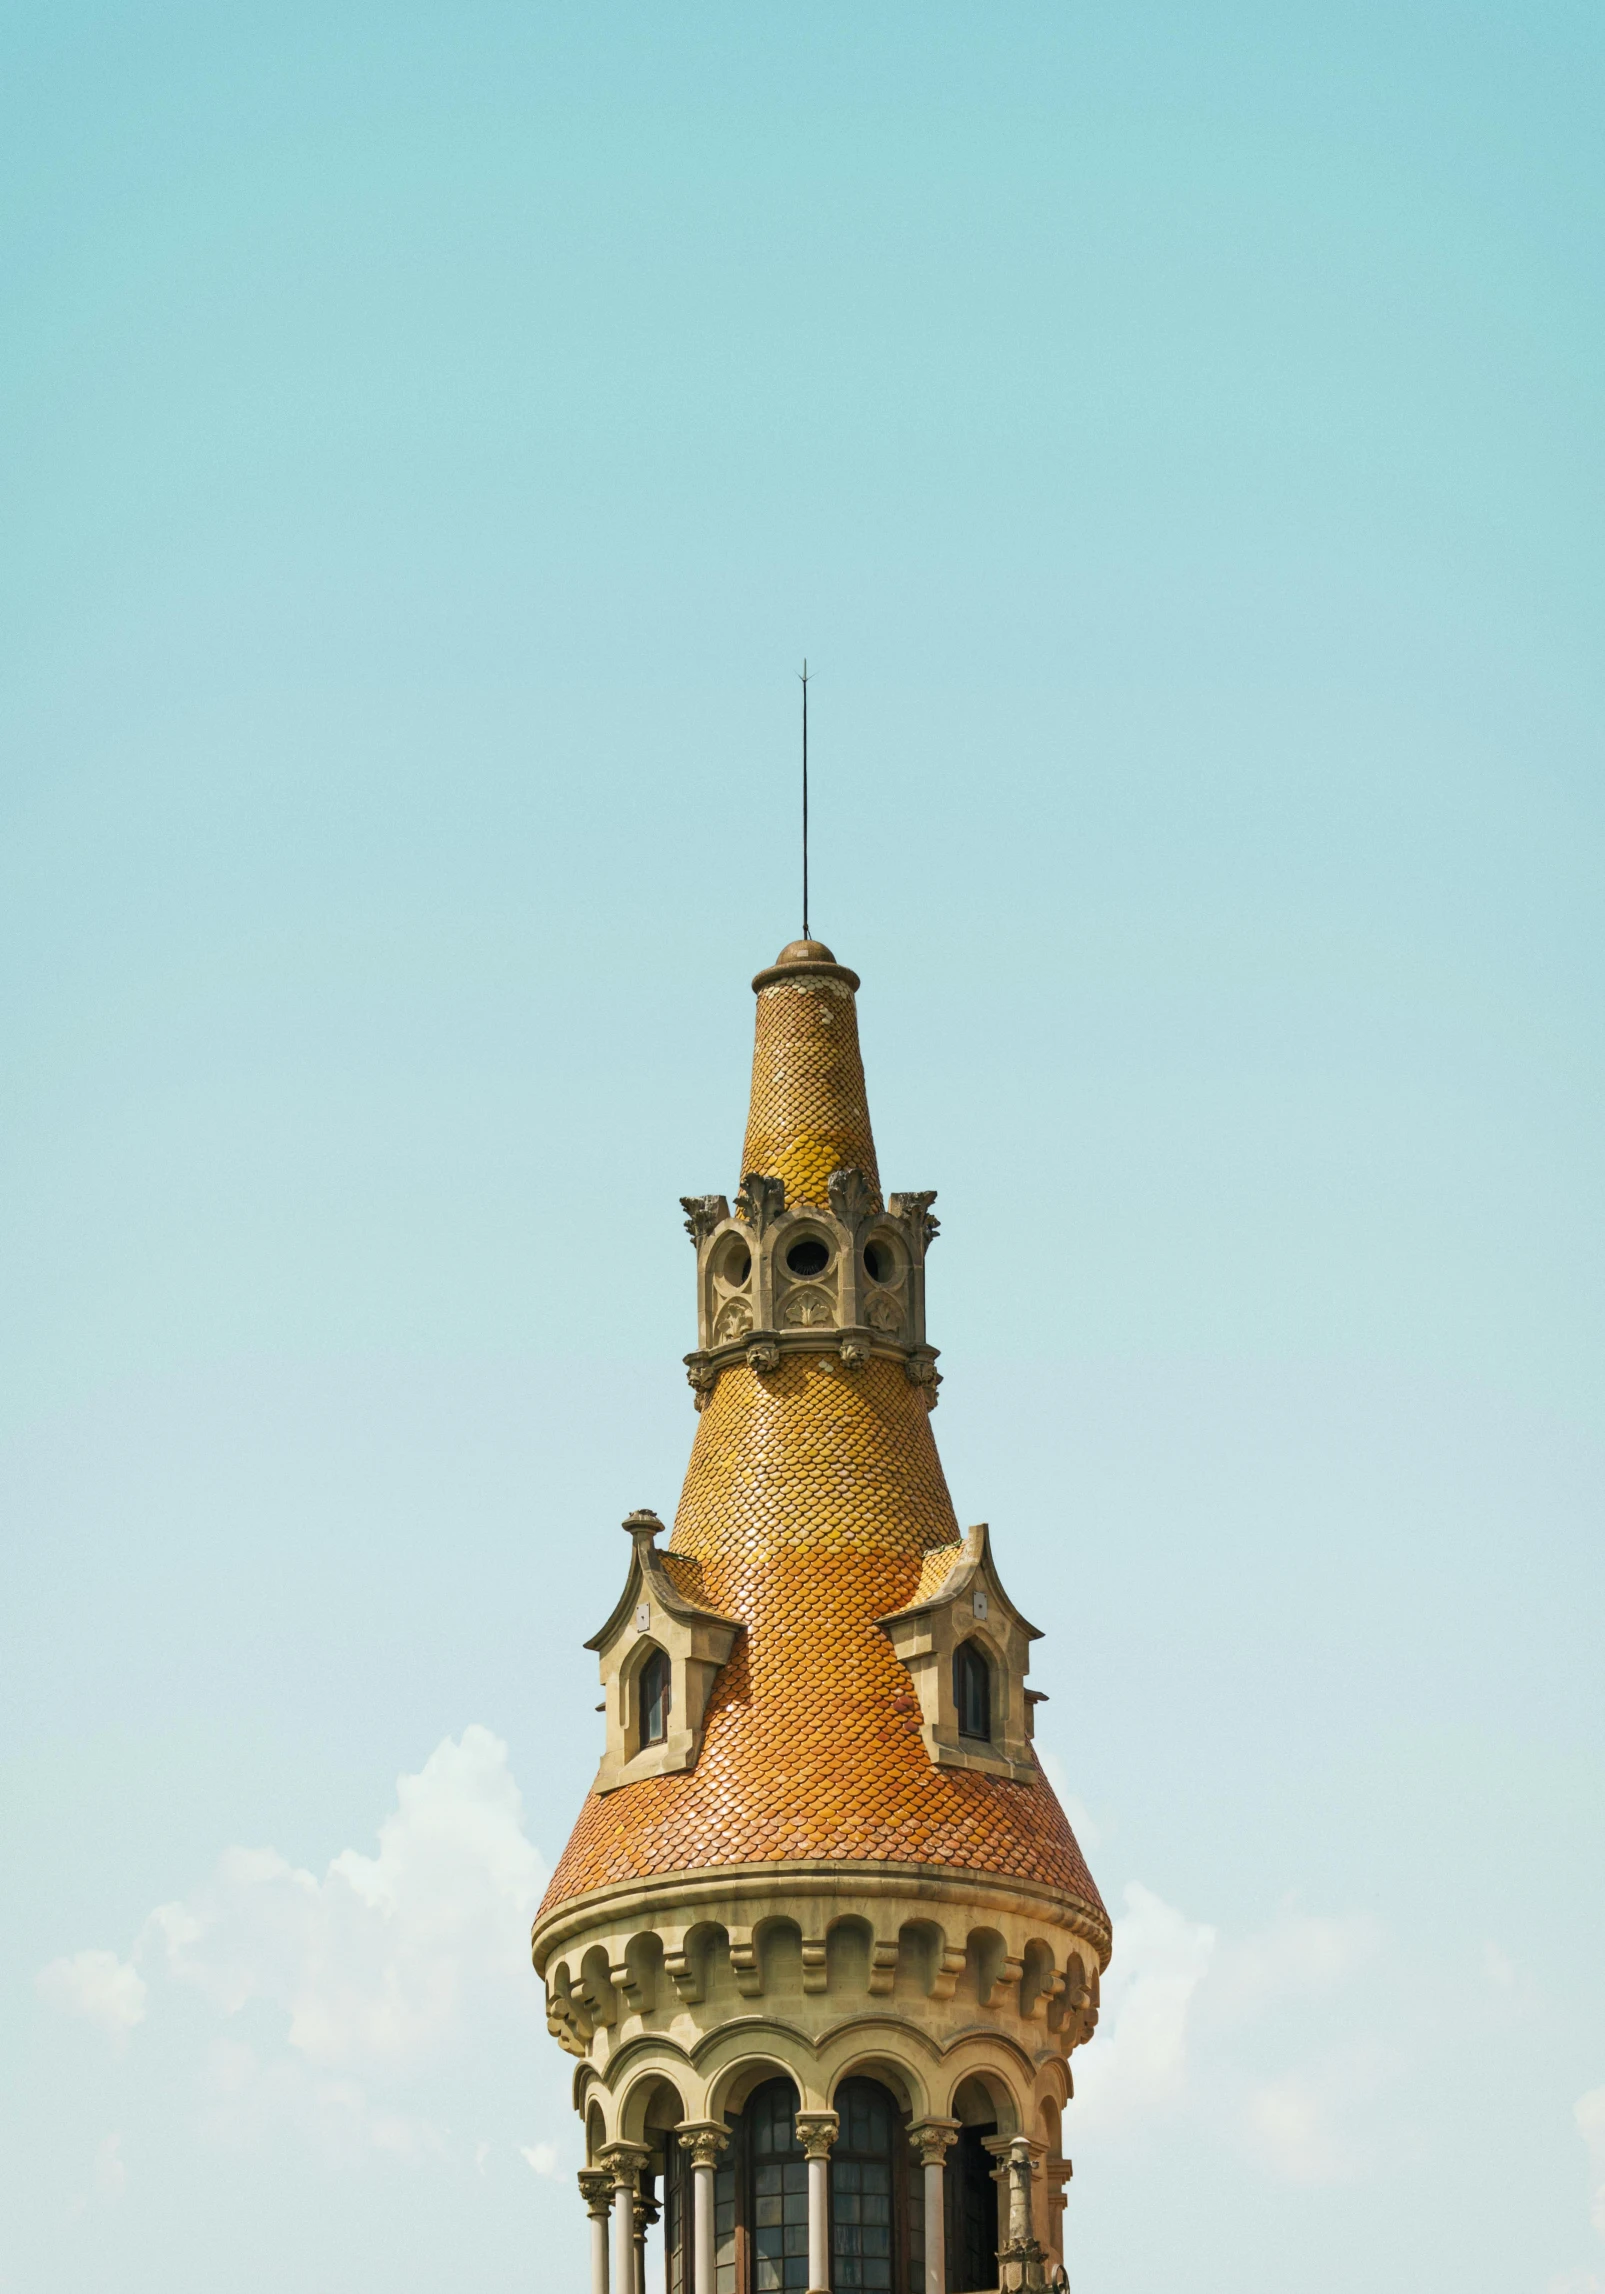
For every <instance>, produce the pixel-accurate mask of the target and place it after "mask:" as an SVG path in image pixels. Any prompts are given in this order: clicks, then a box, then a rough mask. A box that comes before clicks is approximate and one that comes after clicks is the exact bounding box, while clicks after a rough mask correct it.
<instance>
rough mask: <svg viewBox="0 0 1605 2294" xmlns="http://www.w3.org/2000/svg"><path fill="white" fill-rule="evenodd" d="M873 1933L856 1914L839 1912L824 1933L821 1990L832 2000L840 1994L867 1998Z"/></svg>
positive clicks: (873, 1944) (866, 1921)
mask: <svg viewBox="0 0 1605 2294" xmlns="http://www.w3.org/2000/svg"><path fill="white" fill-rule="evenodd" d="M874 1948H875V1931H874V1929H873V1928H872V1927H871V1926H870V1924H869V1922H868V1920H866V1919H864V1918H863V1917H862V1916H861V1915H860V1914H859V1913H857V1912H843V1913H841V1914H840V1915H839V1916H838V1917H837V1918H836V1919H833V1920H832V1921H831V1923H830V1925H829V1927H828V1928H827V1929H826V1930H825V1987H826V1989H827V1990H828V1991H829V1993H830V1995H831V1997H832V1998H833V1999H835V1998H838V1997H839V1996H840V1995H841V1994H842V1993H843V1992H855V1991H861V1992H863V1993H864V1994H865V1996H866V1997H867V1996H868V1993H869V1970H870V1958H871V1954H872V1953H873V1951H874Z"/></svg>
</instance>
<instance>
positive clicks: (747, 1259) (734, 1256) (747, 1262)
mask: <svg viewBox="0 0 1605 2294" xmlns="http://www.w3.org/2000/svg"><path fill="white" fill-rule="evenodd" d="M751 1272H752V1253H751V1251H749V1250H748V1249H747V1247H746V1245H745V1244H744V1243H738V1244H737V1246H736V1248H735V1249H734V1250H733V1251H732V1252H731V1253H730V1256H729V1257H728V1258H727V1259H726V1260H725V1262H724V1265H723V1266H722V1267H721V1268H720V1269H719V1273H720V1275H721V1277H722V1278H723V1280H724V1281H726V1282H728V1283H730V1284H732V1285H733V1286H734V1287H735V1288H736V1289H737V1290H739V1289H740V1288H741V1285H742V1284H743V1283H744V1282H745V1281H746V1279H747V1277H748V1275H749V1274H751Z"/></svg>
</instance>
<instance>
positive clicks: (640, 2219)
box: [633, 2193, 659, 2294]
mask: <svg viewBox="0 0 1605 2294" xmlns="http://www.w3.org/2000/svg"><path fill="white" fill-rule="evenodd" d="M658 2212H659V2210H658V2207H657V2205H656V2203H655V2202H654V2201H653V2200H652V2199H649V2198H642V2197H641V2196H640V2194H639V2193H637V2195H636V2201H635V2278H634V2281H633V2283H634V2287H635V2294H646V2234H647V2232H648V2231H649V2230H650V2229H651V2227H652V2225H653V2224H654V2223H655V2222H656V2221H657V2219H658Z"/></svg>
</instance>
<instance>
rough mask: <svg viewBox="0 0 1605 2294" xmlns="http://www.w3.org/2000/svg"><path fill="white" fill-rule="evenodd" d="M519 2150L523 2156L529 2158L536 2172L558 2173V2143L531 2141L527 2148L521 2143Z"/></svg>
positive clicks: (540, 2173) (543, 2173) (545, 2173)
mask: <svg viewBox="0 0 1605 2294" xmlns="http://www.w3.org/2000/svg"><path fill="white" fill-rule="evenodd" d="M519 2152H520V2155H521V2156H522V2157H523V2158H526V2159H528V2161H529V2163H530V2166H531V2167H532V2168H533V2169H534V2171H535V2173H536V2174H538V2175H555V2174H556V2172H557V2145H556V2144H555V2143H531V2144H530V2146H529V2147H528V2149H527V2150H526V2149H525V2147H524V2145H523V2144H522V2143H521V2144H520V2145H519Z"/></svg>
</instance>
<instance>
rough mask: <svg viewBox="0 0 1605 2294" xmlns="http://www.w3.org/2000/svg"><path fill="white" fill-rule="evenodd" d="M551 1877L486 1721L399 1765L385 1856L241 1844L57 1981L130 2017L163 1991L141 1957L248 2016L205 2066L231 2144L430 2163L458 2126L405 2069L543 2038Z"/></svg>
mask: <svg viewBox="0 0 1605 2294" xmlns="http://www.w3.org/2000/svg"><path fill="white" fill-rule="evenodd" d="M545 1878H546V1873H545V1868H544V1866H543V1864H542V1862H541V1859H540V1857H539V1855H538V1854H537V1853H536V1851H535V1849H534V1847H533V1846H532V1845H531V1844H530V1842H529V1840H528V1838H527V1837H526V1835H525V1831H524V1811H523V1803H522V1800H521V1798H520V1795H519V1791H518V1787H517V1785H516V1784H515V1783H514V1781H513V1777H512V1774H511V1771H510V1769H509V1767H508V1759H507V1747H506V1746H505V1745H504V1744H503V1743H502V1742H501V1741H500V1739H499V1738H497V1737H495V1736H493V1735H492V1734H491V1732H490V1731H489V1730H488V1729H485V1728H479V1727H470V1728H467V1729H465V1730H464V1731H463V1734H462V1736H461V1738H460V1739H458V1740H455V1741H454V1740H453V1739H451V1738H449V1737H448V1738H446V1739H445V1741H444V1742H443V1743H441V1744H440V1745H439V1746H438V1747H437V1748H436V1750H435V1751H434V1752H433V1753H432V1754H431V1755H430V1757H429V1759H428V1760H427V1761H426V1762H425V1763H424V1765H423V1767H422V1768H421V1769H420V1770H419V1771H418V1772H417V1774H416V1775H412V1776H403V1777H400V1778H398V1780H397V1785H396V1806H395V1809H394V1811H393V1813H392V1814H391V1815H390V1816H388V1817H387V1818H386V1819H385V1821H384V1823H383V1824H382V1825H381V1827H380V1830H379V1839H378V1848H377V1852H376V1853H375V1854H372V1855H367V1854H363V1853H361V1852H360V1851H358V1850H356V1849H347V1850H345V1851H344V1853H343V1854H341V1855H338V1856H336V1857H335V1858H334V1859H333V1861H332V1862H331V1863H330V1865H329V1867H328V1869H327V1871H326V1872H325V1873H324V1874H323V1876H322V1878H321V1879H320V1878H318V1877H317V1876H316V1875H315V1874H314V1873H312V1872H309V1871H305V1870H302V1869H300V1868H298V1867H297V1866H295V1865H293V1864H291V1863H289V1862H288V1861H287V1859H286V1858H284V1857H283V1856H280V1855H278V1854H277V1853H276V1852H275V1851H273V1850H272V1849H259V1848H249V1849H248V1848H231V1849H229V1850H227V1851H226V1853H225V1854H224V1855H223V1856H221V1857H220V1858H219V1860H218V1864H217V1867H216V1870H215V1871H214V1872H213V1874H212V1877H211V1878H210V1880H208V1881H207V1882H206V1884H205V1885H204V1886H203V1887H201V1888H200V1889H198V1890H197V1891H196V1892H195V1893H194V1894H193V1895H191V1896H189V1897H187V1898H185V1899H184V1900H183V1901H181V1902H174V1903H168V1904H162V1905H160V1906H158V1908H157V1909H156V1910H155V1911H154V1912H152V1913H151V1915H150V1917H149V1919H148V1920H147V1921H146V1923H145V1926H144V1928H143V1930H142V1931H141V1935H140V1938H139V1941H138V1943H137V1944H136V1945H135V1948H134V1952H133V1955H132V1957H131V1959H130V1960H129V1961H120V1960H118V1959H117V1957H116V1956H115V1954H113V1953H111V1952H80V1953H78V1954H77V1956H76V1958H74V1959H71V1960H57V1961H53V1962H52V1963H51V1965H50V1966H49V1967H48V1968H46V1969H44V1970H43V1971H42V1973H41V1975H40V1977H39V1979H38V1980H39V1988H40V1990H41V1992H42V1993H43V1995H44V1996H45V1997H46V1998H47V1999H48V2000H50V2001H51V2002H52V2004H54V2005H56V2006H58V2007H62V2008H65V2009H68V2010H69V2011H71V2012H73V2013H76V2014H81V2015H88V2016H90V2017H91V2018H92V2019H94V2020H96V2021H99V2022H100V2023H101V2024H102V2025H103V2026H104V2027H105V2028H107V2029H112V2030H120V2031H124V2032H126V2029H127V2028H128V2027H130V2026H131V2025H132V2024H134V2023H137V2022H138V2021H139V2020H140V2019H141V2018H142V2017H143V2016H144V2014H145V2012H146V2005H147V1997H148V1996H149V1993H148V1986H147V1982H146V1978H145V1975H142V1974H141V1972H140V1969H139V1968H137V1967H136V1966H135V1965H134V1964H133V1961H134V1960H138V1961H139V1962H140V1963H141V1965H142V1966H143V1968H144V1969H145V1970H146V1971H147V1973H148V1974H149V1976H150V1978H151V1981H152V1982H153V1983H154V1982H156V1981H157V1980H158V1979H161V1980H165V1981H166V1982H167V1983H170V1984H175V1985H180V1986H183V1987H185V1988H186V1989H189V1990H191V1991H192V1992H194V1993H197V1994H199V1996H200V1997H201V1998H202V1999H203V2000H205V2001H206V2002H207V2003H208V2005H209V2006H210V2007H211V2008H212V2009H213V2011H214V2012H215V2014H216V2015H217V2016H218V2017H219V2018H220V2019H221V2020H222V2022H223V2024H224V2025H225V2027H232V2028H225V2029H224V2030H223V2031H221V2032H219V2033H218V2034H217V2036H216V2037H215V2039H213V2040H212V2041H211V2042H209V2043H208V2046H207V2048H206V2052H205V2054H204V2058H203V2060H202V2062H201V2064H200V2066H199V2071H198V2086H199V2090H200V2094H201V2100H202V2120H203V2124H204V2126H205V2128H206V2130H207V2131H208V2133H210V2134H211V2135H212V2136H213V2137H214V2138H215V2139H217V2140H219V2141H221V2142H224V2143H227V2144H229V2145H231V2146H249V2145H253V2144H256V2143H258V2142H260V2141H261V2140H263V2139H264V2138H265V2137H266V2136H267V2135H269V2134H270V2133H271V2132H272V2131H273V2130H275V2129H276V2128H280V2127H286V2126H287V2127H292V2128H294V2129H296V2130H297V2131H298V2132H299V2133H300V2134H301V2135H302V2136H303V2137H304V2138H305V2139H307V2140H309V2141H310V2142H311V2143H312V2144H313V2145H314V2146H315V2147H316V2148H317V2149H318V2150H319V2151H321V2152H322V2153H323V2154H324V2156H325V2157H326V2158H328V2159H330V2160H333V2161H336V2162H340V2161H349V2160H353V2159H356V2158H359V2157H362V2156H369V2155H372V2154H374V2153H379V2154H387V2155H390V2156H393V2157H397V2158H401V2159H405V2160H408V2161H411V2162H419V2161H423V2160H426V2159H429V2158H432V2157H438V2156H441V2155H442V2154H443V2153H444V2152H445V2150H446V2149H447V2147H448V2135H447V2132H446V2130H445V2128H444V2127H443V2126H441V2124H440V2123H439V2122H438V2120H437V2119H436V2118H435V2117H434V2116H430V2115H423V2114H420V2112H419V2111H418V2110H417V2109H416V2107H415V2105H414V2099H413V2098H412V2097H410V2096H408V2095H407V2094H405V2093H404V2092H403V2091H402V2090H403V2089H404V2088H405V2086H406V2084H407V2082H409V2081H412V2080H416V2079H419V2078H421V2077H429V2078H431V2079H433V2077H434V2075H435V2074H436V2073H437V2072H438V2071H439V2069H440V2068H441V2066H442V2065H443V2064H444V2063H445V2062H446V2061H447V2060H448V2059H449V2058H452V2057H456V2058H457V2059H458V2060H459V2061H461V2060H463V2059H465V2058H466V2057H467V2056H469V2055H470V2054H471V2053H472V2051H473V2050H474V2049H475V2048H476V2047H480V2048H482V2047H483V2046H485V2045H487V2044H491V2043H494V2042H495V2041H496V2040H498V2039H500V2038H502V2037H504V2036H505V2035H506V2034H507V2033H508V2032H528V2034H529V2036H530V2040H531V2044H532V2046H533V2045H534V2044H536V2043H537V2035H538V2034H540V2033H541V2031H542V2025H543V2017H542V2013H541V1999H540V1986H539V1985H538V1984H537V1983H536V1981H535V1978H534V1976H533V1974H532V1972H531V1970H530V1965H529V1951H528V1936H529V1923H530V1920H531V1918H532V1917H533V1914H534V1911H535V1907H536V1905H537V1903H538V1902H539V1900H540V1895H541V1891H542V1888H543V1886H544V1884H545ZM155 2012H157V2013H158V2014H159V2013H160V2000H159V1995H157V1998H156V2008H155ZM431 2092H433V2089H432V2090H431Z"/></svg>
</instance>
